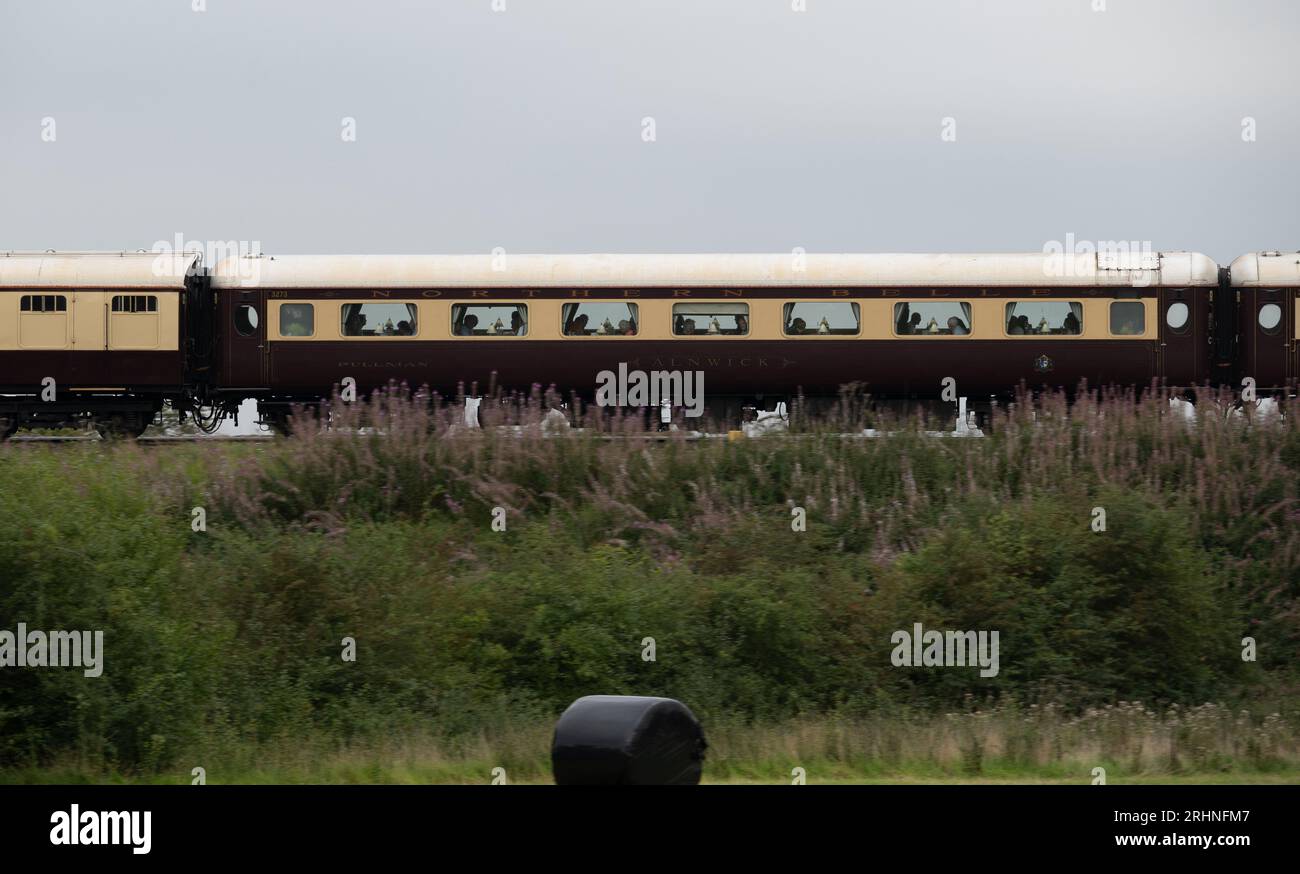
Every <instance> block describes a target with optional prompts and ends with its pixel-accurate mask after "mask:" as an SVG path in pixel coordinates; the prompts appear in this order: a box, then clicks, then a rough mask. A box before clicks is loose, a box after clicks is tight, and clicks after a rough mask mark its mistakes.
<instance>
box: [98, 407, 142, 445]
mask: <svg viewBox="0 0 1300 874" xmlns="http://www.w3.org/2000/svg"><path fill="white" fill-rule="evenodd" d="M152 421H153V417H152V416H146V415H144V414H143V413H118V414H115V415H113V416H110V417H108V418H107V419H96V420H95V430H96V431H98V432H99V436H100V437H101V438H103V439H104V440H117V439H122V440H134V439H136V438H137V437H139V436H140V435H141V434H143V433H144V432H145V429H146V428H148V427H149V425H150V424H151V423H152Z"/></svg>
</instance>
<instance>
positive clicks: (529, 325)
mask: <svg viewBox="0 0 1300 874" xmlns="http://www.w3.org/2000/svg"><path fill="white" fill-rule="evenodd" d="M510 306H521V307H523V308H524V332H523V333H522V334H511V333H510V332H509V331H507V332H505V333H503V334H481V335H480V334H457V333H456V307H510ZM532 329H533V313H532V312H531V311H530V310H529V309H528V301H524V300H492V301H483V302H474V301H464V300H462V301H452V304H451V306H449V307H448V308H447V333H448V336H450V337H451V339H453V340H523V339H526V338H527V337H528V336H529V335H530V333H531V332H532ZM560 336H561V337H564V335H563V334H561V335H560ZM565 339H568V338H567V337H565Z"/></svg>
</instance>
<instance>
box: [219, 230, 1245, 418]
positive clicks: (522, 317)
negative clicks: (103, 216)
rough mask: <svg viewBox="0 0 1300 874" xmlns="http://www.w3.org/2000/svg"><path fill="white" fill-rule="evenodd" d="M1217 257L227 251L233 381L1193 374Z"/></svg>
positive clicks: (886, 381) (224, 279) (225, 322)
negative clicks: (621, 373) (623, 371)
mask: <svg viewBox="0 0 1300 874" xmlns="http://www.w3.org/2000/svg"><path fill="white" fill-rule="evenodd" d="M1219 284H1220V275H1219V269H1218V267H1217V265H1216V264H1215V263H1214V262H1213V261H1212V260H1211V259H1210V258H1208V257H1206V256H1204V255H1199V254H1196V253H1189V252H1166V253H1134V254H1133V255H1132V256H1129V255H1126V254H1120V255H1114V254H1109V253H1100V254H1081V255H1073V254H1071V255H1050V254H1042V253H1034V254H1018V255H801V256H795V255H790V254H777V255H561V256H548V255H510V256H497V257H493V256H437V255H429V256H287V257H267V256H252V257H244V258H232V259H227V260H226V261H223V262H222V263H221V264H219V265H218V266H217V268H216V270H215V272H214V275H213V278H212V285H213V288H214V289H215V290H217V291H218V292H219V294H220V297H219V300H220V301H221V302H220V311H219V313H218V317H217V318H218V325H219V328H218V334H219V335H221V337H222V339H221V340H220V342H221V351H222V356H223V363H222V365H221V368H220V379H221V390H222V391H227V392H231V393H236V394H244V395H248V396H255V397H257V398H258V399H259V404H260V407H261V409H262V411H263V414H264V415H266V416H267V417H268V418H271V419H275V418H276V417H278V416H282V415H283V413H284V411H285V410H287V409H288V405H289V404H291V403H295V402H301V401H308V400H313V399H315V398H318V397H321V396H323V395H327V394H328V393H329V391H330V389H331V388H332V387H333V386H334V385H337V384H339V383H341V382H342V380H343V379H345V378H347V377H351V378H353V379H354V380H356V383H357V387H358V389H359V390H360V391H361V392H363V393H364V392H366V391H369V390H372V389H375V388H378V387H381V386H383V385H385V384H387V383H388V382H389V381H390V380H397V381H403V382H406V383H407V384H408V385H411V386H418V385H426V384H427V385H428V386H430V387H431V388H433V389H435V390H437V391H440V392H442V393H444V394H451V393H454V392H455V391H456V390H457V386H458V385H461V384H463V385H465V386H466V387H469V386H471V385H473V384H477V385H478V386H479V389H480V390H483V389H485V388H486V387H488V386H489V385H492V386H495V387H499V388H502V389H514V390H521V391H527V390H529V389H530V388H531V387H532V386H533V385H534V384H541V385H542V386H551V385H554V386H555V387H556V388H557V389H558V390H559V391H561V392H563V393H568V392H578V393H579V394H581V395H583V396H586V397H591V396H592V395H593V393H594V390H595V387H596V384H597V380H598V374H599V373H600V372H601V371H606V370H615V369H616V368H618V367H619V366H620V365H623V366H625V367H627V368H635V369H641V370H644V371H655V370H658V371H687V370H691V371H700V372H702V373H703V376H704V385H705V393H706V395H707V396H708V397H709V398H710V400H718V399H733V400H735V399H738V400H742V401H747V400H757V399H760V398H767V399H773V398H781V397H784V396H788V395H793V394H795V393H799V392H802V393H804V394H805V395H812V396H816V395H824V396H833V395H834V394H835V393H836V392H837V391H838V390H839V389H840V387H841V386H843V385H845V384H849V383H858V384H860V385H861V387H862V388H863V390H864V391H866V392H868V393H870V394H871V395H872V396H873V397H876V398H880V399H888V398H930V397H936V396H938V395H939V393H940V392H941V390H942V385H943V380H944V379H945V378H947V377H951V378H953V379H955V380H956V381H957V390H958V391H959V392H960V393H961V394H962V395H965V396H968V397H972V398H975V397H988V396H1006V395H1008V394H1010V393H1012V392H1014V391H1015V390H1016V388H1017V387H1018V386H1019V385H1020V384H1021V383H1022V382H1023V383H1024V384H1026V385H1028V386H1030V387H1031V388H1037V387H1064V388H1066V389H1073V388H1075V386H1077V384H1078V383H1079V382H1080V380H1085V379H1086V380H1087V381H1088V382H1089V383H1090V384H1092V385H1094V386H1100V385H1108V384H1120V385H1145V384H1149V383H1150V382H1151V381H1152V380H1155V379H1163V380H1166V381H1167V382H1169V383H1170V384H1174V385H1181V386H1193V385H1197V384H1202V383H1204V382H1206V381H1207V380H1211V379H1213V378H1216V377H1220V376H1222V375H1223V371H1222V369H1221V368H1220V365H1222V364H1223V360H1222V359H1223V358H1224V356H1225V354H1227V353H1225V352H1224V351H1223V349H1221V348H1220V347H1216V346H1213V345H1211V344H1210V343H1208V342H1207V337H1209V335H1210V331H1211V320H1212V317H1213V313H1214V308H1215V305H1216V296H1215V292H1216V290H1217V289H1218V287H1219Z"/></svg>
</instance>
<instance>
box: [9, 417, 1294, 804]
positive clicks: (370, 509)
mask: <svg viewBox="0 0 1300 874" xmlns="http://www.w3.org/2000/svg"><path fill="white" fill-rule="evenodd" d="M1228 408H1229V404H1228V399H1227V398H1218V399H1217V405H1216V399H1215V398H1213V397H1205V398H1203V400H1202V403H1201V405H1200V407H1199V408H1198V419H1197V422H1196V423H1195V424H1189V423H1188V422H1187V421H1186V420H1185V419H1184V418H1183V417H1182V416H1181V415H1179V414H1177V413H1175V412H1173V411H1171V409H1170V407H1169V404H1168V403H1167V401H1166V400H1165V399H1164V398H1161V397H1154V398H1151V397H1148V398H1139V397H1136V396H1134V395H1132V394H1117V395H1111V396H1107V397H1102V398H1086V399H1084V400H1081V401H1080V402H1079V403H1077V404H1075V405H1074V406H1073V407H1072V408H1067V407H1066V405H1065V402H1064V399H1063V398H1061V397H1055V398H1053V397H1048V398H1043V399H1041V400H1040V401H1039V402H1038V403H1037V404H1035V405H1030V404H1028V403H1024V404H1022V405H1020V406H1016V407H1013V408H1011V409H1008V410H1004V411H1002V412H1001V413H999V416H998V417H997V418H996V419H995V421H994V422H993V425H992V427H991V428H990V430H989V432H988V435H987V436H986V437H984V438H982V439H951V438H934V437H928V436H926V431H927V430H932V429H933V428H934V427H935V425H936V423H932V422H924V421H921V420H897V419H890V418H889V417H888V416H886V415H883V414H879V413H875V412H873V411H871V410H869V409H868V408H866V407H862V406H861V405H855V402H852V400H851V399H848V400H846V402H845V404H844V406H843V408H842V409H841V410H839V411H838V412H837V413H836V415H835V417H834V418H833V419H832V420H830V421H827V422H825V423H821V424H819V425H816V426H812V427H807V428H803V429H802V430H800V431H799V433H797V434H796V435H792V436H789V437H780V436H773V437H763V438H760V439H754V440H747V441H737V442H728V441H723V440H715V441H703V442H698V443H687V442H684V441H682V440H681V439H679V438H676V437H669V439H666V440H654V441H650V440H644V439H640V438H638V437H636V436H635V435H633V434H630V433H626V431H623V432H620V431H619V428H620V426H619V424H618V423H617V422H610V421H604V422H595V421H588V422H587V423H586V424H587V425H588V427H589V430H588V431H587V432H584V433H580V434H568V435H564V436H560V437H555V436H547V434H546V433H545V432H544V431H543V430H542V429H541V428H539V427H536V423H537V422H538V421H539V420H540V411H539V410H538V409H537V408H536V407H535V406H533V407H530V406H528V405H524V406H523V407H520V408H516V409H515V411H514V413H513V414H512V415H514V417H515V418H514V419H513V424H515V425H518V426H520V427H519V428H518V429H514V430H510V429H502V430H496V429H487V430H485V431H483V432H466V431H465V430H464V429H463V428H458V427H456V425H455V417H454V412H447V411H444V412H443V413H435V414H430V413H428V412H426V411H425V410H424V409H423V408H421V407H418V406H414V405H412V404H411V403H410V402H409V401H407V400H406V399H404V398H403V397H401V396H400V395H398V394H394V395H393V396H390V397H386V398H380V399H377V400H376V401H374V402H373V403H372V404H370V405H368V406H366V407H364V408H349V409H347V410H344V411H343V412H342V413H341V414H339V415H338V416H336V418H335V425H336V426H337V427H336V428H335V429H334V430H325V429H320V428H316V427H314V426H312V425H311V424H310V423H306V422H304V423H301V424H302V426H303V427H301V428H300V429H299V432H298V434H297V435H296V436H294V437H293V438H292V439H289V440H278V441H275V442H271V443H262V444H257V445H252V446H248V445H230V444H219V445H203V444H187V445H171V446H155V447H140V446H134V445H131V444H119V443H85V444H71V445H63V446H54V445H38V444H27V445H6V446H2V447H0V628H2V629H10V630H12V629H13V628H14V626H15V623H17V622H25V623H26V624H27V626H28V627H30V628H41V629H102V630H103V631H104V633H105V660H104V664H105V668H104V673H103V676H102V677H99V678H94V679H90V678H85V677H83V676H82V675H81V673H80V672H79V671H72V670H61V669H44V670H36V669H32V670H19V669H11V668H5V669H4V671H3V673H2V674H0V680H2V681H3V682H0V781H10V782H87V781H89V782H117V781H127V780H129V781H144V782H164V783H168V782H189V781H190V779H191V777H190V776H189V775H190V772H191V770H192V769H193V768H194V767H203V768H204V769H205V770H206V773H207V780H208V782H210V783H222V782H281V781H284V782H348V783H358V782H397V783H411V782H416V783H424V782H454V783H478V782H488V781H490V779H491V773H492V769H493V768H498V767H500V768H504V769H505V771H506V774H507V775H508V776H507V779H508V780H509V781H510V782H518V783H528V782H546V781H547V780H548V775H549V762H548V758H547V757H548V750H549V743H550V732H551V730H552V728H553V726H554V723H555V719H556V718H557V717H558V715H559V713H560V712H562V711H563V709H564V708H565V707H566V706H567V705H568V704H569V703H570V702H571V701H573V700H574V699H575V698H577V697H579V696H581V695H586V694H651V695H665V696H669V697H675V698H678V699H680V700H682V701H684V702H686V703H687V704H688V705H689V706H690V707H691V708H692V709H693V710H694V711H695V712H696V713H697V715H699V717H700V718H701V720H702V721H703V723H704V725H705V729H706V734H707V737H708V739H709V742H710V744H711V748H710V751H709V757H708V760H707V767H706V772H705V779H706V781H707V782H773V783H789V782H790V781H791V779H792V777H791V771H792V769H794V768H796V767H802V768H804V769H805V770H806V772H807V775H808V777H807V779H808V781H809V782H810V783H816V782H836V781H838V782H917V781H920V782H960V781H966V782H1002V781H1015V782H1023V781H1029V782H1075V781H1083V782H1090V781H1091V779H1092V777H1091V772H1092V769H1093V768H1096V767H1104V768H1105V769H1106V772H1107V780H1108V782H1111V783H1119V782H1133V781H1150V782H1170V781H1177V782H1294V781H1295V779H1296V775H1297V772H1298V770H1300V742H1298V740H1297V739H1298V738H1300V700H1298V699H1300V696H1298V695H1297V690H1300V675H1298V674H1297V671H1296V664H1297V660H1296V654H1297V652H1300V600H1298V598H1297V596H1298V595H1300V428H1297V426H1296V424H1295V422H1296V417H1295V416H1293V415H1290V414H1289V412H1290V411H1289V410H1286V409H1284V413H1287V415H1284V416H1283V417H1281V418H1280V419H1271V420H1268V421H1263V420H1259V421H1257V420H1256V419H1255V418H1253V417H1252V416H1251V415H1249V414H1248V415H1242V416H1238V415H1230V414H1228V412H1227V410H1228ZM494 415H495V414H494ZM489 418H490V417H489ZM361 425H364V426H366V427H367V428H373V429H376V430H361V431H357V430H355V429H356V427H357V426H361ZM862 427H872V428H876V429H878V430H882V431H889V432H890V433H891V435H892V436H890V437H888V438H883V439H846V438H845V437H844V436H843V435H844V434H845V433H848V432H853V431H854V430H855V429H856V430H860V429H861V428H862ZM611 432H612V433H619V434H621V436H622V437H623V438H625V439H619V440H602V439H599V437H600V436H601V434H608V433H611ZM1098 509H1101V510H1103V511H1104V515H1105V518H1106V524H1105V525H1104V526H1103V528H1102V529H1101V530H1098V529H1097V528H1096V526H1095V524H1094V523H1095V520H1096V519H1097V512H1096V511H1097V510H1098ZM196 511H198V512H196ZM800 511H802V514H803V517H804V518H805V520H806V524H805V525H804V526H803V527H802V528H800V527H799V526H797V525H795V524H792V519H793V518H795V517H796V516H798V515H799V512H800ZM200 519H201V521H202V524H201V525H199V524H198V522H197V521H196V520H200ZM499 521H504V523H505V525H504V530H501V527H500V526H499V525H496V524H494V522H499ZM916 622H921V623H924V625H925V626H926V627H928V628H949V629H994V630H998V631H999V632H1000V634H1001V640H1002V652H1001V669H1000V671H999V673H998V674H997V675H996V676H995V677H981V676H979V675H978V673H977V672H975V671H970V670H957V669H924V668H908V667H898V666H895V665H894V664H893V663H892V662H891V651H892V649H893V646H892V644H891V634H892V633H893V632H894V631H895V630H897V629H909V628H911V627H912V626H913V623H916ZM647 639H649V640H652V641H653V644H652V648H653V650H654V653H653V655H652V656H651V657H647V655H646V653H647V644H646V641H647ZM347 640H351V641H352V642H353V644H354V646H355V658H354V659H348V658H346V657H345V656H344V655H343V652H344V644H345V642H346V641H347ZM1247 640H1249V641H1250V646H1249V647H1247V646H1246V643H1245V642H1246V641H1247ZM1247 650H1249V654H1248V655H1247V654H1246V653H1247ZM1137 702H1141V703H1137Z"/></svg>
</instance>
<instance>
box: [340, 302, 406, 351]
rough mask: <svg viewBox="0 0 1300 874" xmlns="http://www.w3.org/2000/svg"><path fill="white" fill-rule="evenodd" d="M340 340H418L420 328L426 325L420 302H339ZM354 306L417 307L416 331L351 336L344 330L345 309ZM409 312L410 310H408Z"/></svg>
mask: <svg viewBox="0 0 1300 874" xmlns="http://www.w3.org/2000/svg"><path fill="white" fill-rule="evenodd" d="M338 303H339V339H340V340H347V341H353V340H366V341H369V340H418V339H419V338H420V326H421V325H422V324H423V323H424V319H423V318H422V313H421V312H420V302H419V301H415V300H386V299H385V300H343V301H339V302H338ZM352 304H360V305H361V306H363V307H364V306H408V307H409V306H412V305H414V306H415V331H414V332H412V333H410V334H349V333H347V332H345V331H344V330H343V328H344V317H343V308H344V307H346V306H349V305H352ZM408 312H409V310H408Z"/></svg>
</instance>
